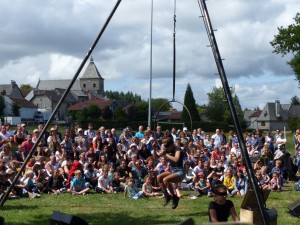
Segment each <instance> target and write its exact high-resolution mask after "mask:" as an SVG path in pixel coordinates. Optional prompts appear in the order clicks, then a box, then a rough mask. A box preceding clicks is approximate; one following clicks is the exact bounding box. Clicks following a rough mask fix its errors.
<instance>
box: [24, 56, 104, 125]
mask: <svg viewBox="0 0 300 225" xmlns="http://www.w3.org/2000/svg"><path fill="white" fill-rule="evenodd" d="M70 83H71V79H61V80H39V81H38V83H37V85H36V87H35V88H34V89H33V90H31V92H30V93H29V94H28V95H27V96H26V97H25V98H26V100H28V101H30V102H31V103H33V104H34V105H36V106H37V107H38V109H39V110H49V111H53V110H54V109H55V107H56V105H57V104H58V102H59V100H60V99H61V96H62V95H63V93H64V92H65V90H66V89H67V88H68V86H69V85H70ZM104 97H105V93H104V79H103V78H102V76H101V74H100V72H99V71H98V69H97V67H96V65H95V63H94V60H93V58H92V57H91V59H90V62H89V64H88V66H87V68H86V70H85V71H84V73H83V75H82V76H81V77H80V78H79V79H77V80H76V81H75V82H74V84H73V86H72V88H71V90H70V92H69V93H68V95H67V96H66V99H65V101H64V102H63V103H62V105H61V106H60V108H59V110H58V112H57V116H56V118H57V119H59V120H61V119H65V117H66V116H67V115H66V112H67V109H68V108H69V107H70V106H71V105H74V104H76V103H78V102H83V101H87V100H89V99H92V98H93V99H95V98H96V99H104Z"/></svg>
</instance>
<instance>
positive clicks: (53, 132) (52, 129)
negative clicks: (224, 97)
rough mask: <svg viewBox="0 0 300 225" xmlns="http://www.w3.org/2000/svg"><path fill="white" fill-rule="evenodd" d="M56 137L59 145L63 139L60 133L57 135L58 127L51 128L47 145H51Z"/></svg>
mask: <svg viewBox="0 0 300 225" xmlns="http://www.w3.org/2000/svg"><path fill="white" fill-rule="evenodd" d="M55 137H56V140H57V142H58V143H60V142H61V138H60V137H59V135H58V133H57V129H56V127H51V129H50V135H49V137H48V138H47V144H48V146H49V145H50V143H51V142H52V140H53V139H54V138H55Z"/></svg>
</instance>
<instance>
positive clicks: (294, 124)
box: [288, 117, 300, 132]
mask: <svg viewBox="0 0 300 225" xmlns="http://www.w3.org/2000/svg"><path fill="white" fill-rule="evenodd" d="M288 126H289V128H290V129H291V130H292V131H293V132H294V131H296V129H298V128H299V127H300V117H289V119H288Z"/></svg>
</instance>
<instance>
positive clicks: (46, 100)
mask: <svg viewBox="0 0 300 225" xmlns="http://www.w3.org/2000/svg"><path fill="white" fill-rule="evenodd" d="M64 92H65V89H61V88H56V89H54V90H37V89H34V90H31V92H30V93H29V94H28V95H27V96H26V99H27V100H29V101H30V102H31V103H32V104H34V105H35V106H36V107H37V108H38V109H43V110H49V111H51V112H53V111H54V109H55V108H56V106H57V104H58V103H59V101H60V100H61V97H62V95H63V94H64ZM75 103H77V100H76V99H75V97H74V96H73V95H72V94H71V93H68V94H67V96H66V98H65V100H64V101H63V102H62V104H61V106H60V108H59V109H58V111H57V115H56V117H55V118H56V119H57V120H64V119H65V117H66V116H67V115H66V112H67V109H68V107H69V106H70V105H72V104H75Z"/></svg>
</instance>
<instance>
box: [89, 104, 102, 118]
mask: <svg viewBox="0 0 300 225" xmlns="http://www.w3.org/2000/svg"><path fill="white" fill-rule="evenodd" d="M88 116H89V117H90V118H91V119H99V118H100V116H101V109H100V108H99V106H98V105H95V104H91V105H89V107H88Z"/></svg>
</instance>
